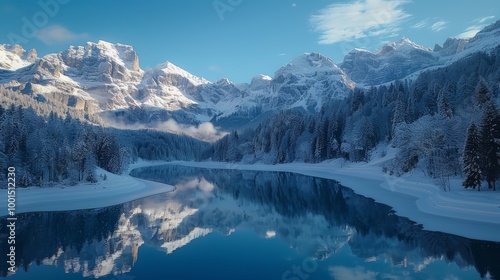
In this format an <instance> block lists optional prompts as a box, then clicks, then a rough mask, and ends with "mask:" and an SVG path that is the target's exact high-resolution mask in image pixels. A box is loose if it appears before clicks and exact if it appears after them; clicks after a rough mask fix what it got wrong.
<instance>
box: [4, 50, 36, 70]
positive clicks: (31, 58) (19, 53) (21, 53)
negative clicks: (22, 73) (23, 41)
mask: <svg viewBox="0 0 500 280" xmlns="http://www.w3.org/2000/svg"><path fill="white" fill-rule="evenodd" d="M37 56H38V54H37V52H36V50H35V49H32V50H30V51H29V52H26V50H24V49H23V47H21V46H20V45H2V44H0V69H5V70H17V69H19V68H22V67H25V66H28V65H30V64H32V63H33V62H35V60H36V59H37Z"/></svg>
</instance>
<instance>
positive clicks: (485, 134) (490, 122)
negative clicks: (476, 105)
mask: <svg viewBox="0 0 500 280" xmlns="http://www.w3.org/2000/svg"><path fill="white" fill-rule="evenodd" d="M486 106H487V107H486V111H485V112H484V115H483V119H482V121H481V147H482V156H483V159H482V162H483V165H482V173H483V175H484V178H485V179H486V182H487V183H488V189H493V190H496V185H495V182H496V180H497V178H498V176H499V173H500V163H499V160H500V158H499V156H498V155H499V153H500V145H499V144H500V143H499V139H500V136H499V135H500V113H499V111H498V109H497V107H496V106H495V104H494V103H493V102H490V103H489V104H488V105H486Z"/></svg>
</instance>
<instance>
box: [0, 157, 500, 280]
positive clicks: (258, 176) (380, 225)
mask: <svg viewBox="0 0 500 280" xmlns="http://www.w3.org/2000/svg"><path fill="white" fill-rule="evenodd" d="M131 175H133V176H136V177H140V178H143V179H148V180H153V181H160V182H164V183H168V184H171V185H174V186H176V190H175V191H174V192H171V193H166V194H160V195H156V196H151V197H147V198H143V199H139V200H136V201H133V202H129V203H124V204H121V205H117V206H113V207H107V208H103V209H94V210H80V211H65V212H41V213H27V214H20V215H18V224H17V236H16V243H17V246H16V255H17V256H16V257H17V264H18V266H19V267H20V269H24V270H28V273H29V270H30V269H31V267H30V265H32V264H37V265H47V266H56V267H62V268H64V271H65V272H66V273H78V274H81V275H82V276H84V277H89V276H91V277H95V278H99V277H103V276H107V275H119V274H126V273H128V272H130V271H131V270H132V269H133V267H134V264H135V263H136V261H138V259H139V260H140V258H141V253H140V252H139V248H140V247H141V246H142V245H148V246H149V247H152V248H156V249H157V250H161V251H164V252H165V253H166V254H173V253H175V251H176V250H178V249H180V248H182V247H184V246H186V245H187V244H189V243H190V242H192V241H193V240H195V239H199V238H201V237H203V236H206V235H208V234H209V233H211V232H218V233H221V234H224V235H229V234H232V233H233V232H235V231H238V230H251V231H252V232H254V233H255V234H256V235H257V236H260V237H262V238H279V239H280V240H283V241H284V242H285V243H286V244H287V246H289V247H291V248H294V250H297V251H298V252H300V254H302V255H304V256H309V257H311V258H314V259H315V260H317V261H318V262H319V263H321V261H323V260H327V259H328V258H330V257H332V256H333V255H334V254H336V253H338V252H339V251H341V250H342V249H343V248H345V246H348V247H349V248H350V250H351V251H352V254H353V255H354V256H355V257H357V258H360V259H364V260H366V262H372V261H377V260H384V261H385V262H387V263H390V264H392V265H393V266H399V267H403V268H407V269H408V270H411V271H414V272H418V271H421V270H422V269H424V268H425V267H426V266H427V265H429V264H430V263H432V262H434V261H438V260H439V261H445V262H447V263H455V264H456V265H458V266H459V267H460V268H462V269H464V270H466V269H469V268H472V267H473V268H475V269H476V270H477V271H478V272H479V275H480V276H481V277H484V276H491V277H493V278H494V279H500V265H499V260H500V250H499V249H500V244H499V243H494V242H486V241H476V240H471V239H467V238H463V237H458V236H454V235H449V234H444V233H439V232H430V231H426V230H423V229H422V227H421V226H420V225H417V224H415V223H414V222H412V221H410V220H409V219H407V218H403V217H399V216H397V215H395V214H394V211H393V210H392V209H391V208H390V207H389V206H387V205H384V204H380V203H376V202H374V200H372V199H369V198H366V197H364V196H360V195H357V194H355V193H354V192H353V191H352V190H351V189H349V188H346V187H343V186H341V185H339V184H338V183H337V182H335V181H333V180H327V179H320V178H314V177H309V176H303V175H297V174H291V173H285V172H260V171H237V170H211V169H201V168H192V167H181V166H171V165H167V166H156V167H147V168H140V169H135V170H133V171H132V173H131ZM5 232H7V230H6V222H5V219H2V222H1V224H0V233H2V234H3V233H5ZM0 237H1V239H3V240H5V239H4V236H0ZM7 246H8V244H6V242H2V243H1V244H0V251H1V252H6V251H7V248H8V247H7ZM242 254H244V252H242ZM7 268H8V264H7V263H5V262H2V263H0V272H1V276H6V275H7ZM159 269H161V267H160V268H159ZM331 270H332V271H331V274H332V276H335V273H336V272H335V271H334V268H332V269H331ZM278 279H279V278H278ZM290 279H292V278H290Z"/></svg>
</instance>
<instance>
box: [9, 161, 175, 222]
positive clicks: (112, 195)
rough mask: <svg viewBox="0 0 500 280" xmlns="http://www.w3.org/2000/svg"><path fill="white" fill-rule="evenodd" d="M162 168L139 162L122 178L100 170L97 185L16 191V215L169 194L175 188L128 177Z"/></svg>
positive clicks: (91, 206)
mask: <svg viewBox="0 0 500 280" xmlns="http://www.w3.org/2000/svg"><path fill="white" fill-rule="evenodd" d="M158 164H165V162H161V163H160V162H145V161H140V162H138V163H135V164H132V165H131V166H130V168H129V170H127V171H126V172H125V173H124V174H123V175H116V174H113V173H109V172H107V171H105V170H103V169H98V170H97V171H96V173H97V175H101V174H102V175H104V174H105V175H106V177H107V179H106V180H102V178H99V181H98V182H97V183H81V184H78V185H76V186H62V185H59V186H54V187H47V188H39V187H29V188H17V189H16V209H15V213H16V214H20V213H28V212H42V211H71V210H84V209H94V208H102V207H109V206H113V205H118V204H121V203H125V202H129V201H133V200H136V199H140V198H144V197H147V196H151V195H155V194H160V193H165V192H171V191H173V190H174V189H175V187H174V186H171V185H167V184H163V183H158V182H153V181H148V180H143V179H139V178H135V177H132V176H130V175H128V174H129V173H130V170H132V169H134V168H140V167H144V166H154V165H158ZM0 201H3V202H4V203H1V204H0V217H1V216H6V215H7V189H0Z"/></svg>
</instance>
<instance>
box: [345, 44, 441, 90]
mask: <svg viewBox="0 0 500 280" xmlns="http://www.w3.org/2000/svg"><path fill="white" fill-rule="evenodd" d="M438 64H439V56H437V55H436V54H435V53H434V52H433V51H432V50H431V49H428V48H424V47H422V46H419V45H417V44H415V43H413V42H412V41H410V40H409V39H407V38H402V39H401V40H399V41H397V42H394V43H391V44H387V45H385V46H383V47H382V49H381V50H380V51H379V52H378V53H372V52H369V51H366V50H361V49H355V50H353V51H351V52H350V53H349V54H347V56H346V57H345V58H344V62H343V63H342V69H343V70H344V71H345V72H346V74H347V75H348V76H349V77H350V78H351V79H352V80H353V81H354V82H356V83H359V84H363V85H379V84H383V83H387V82H391V81H394V80H397V79H402V78H404V77H406V76H408V75H410V74H412V73H415V72H416V71H419V70H421V69H425V68H428V67H430V66H434V65H438Z"/></svg>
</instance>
